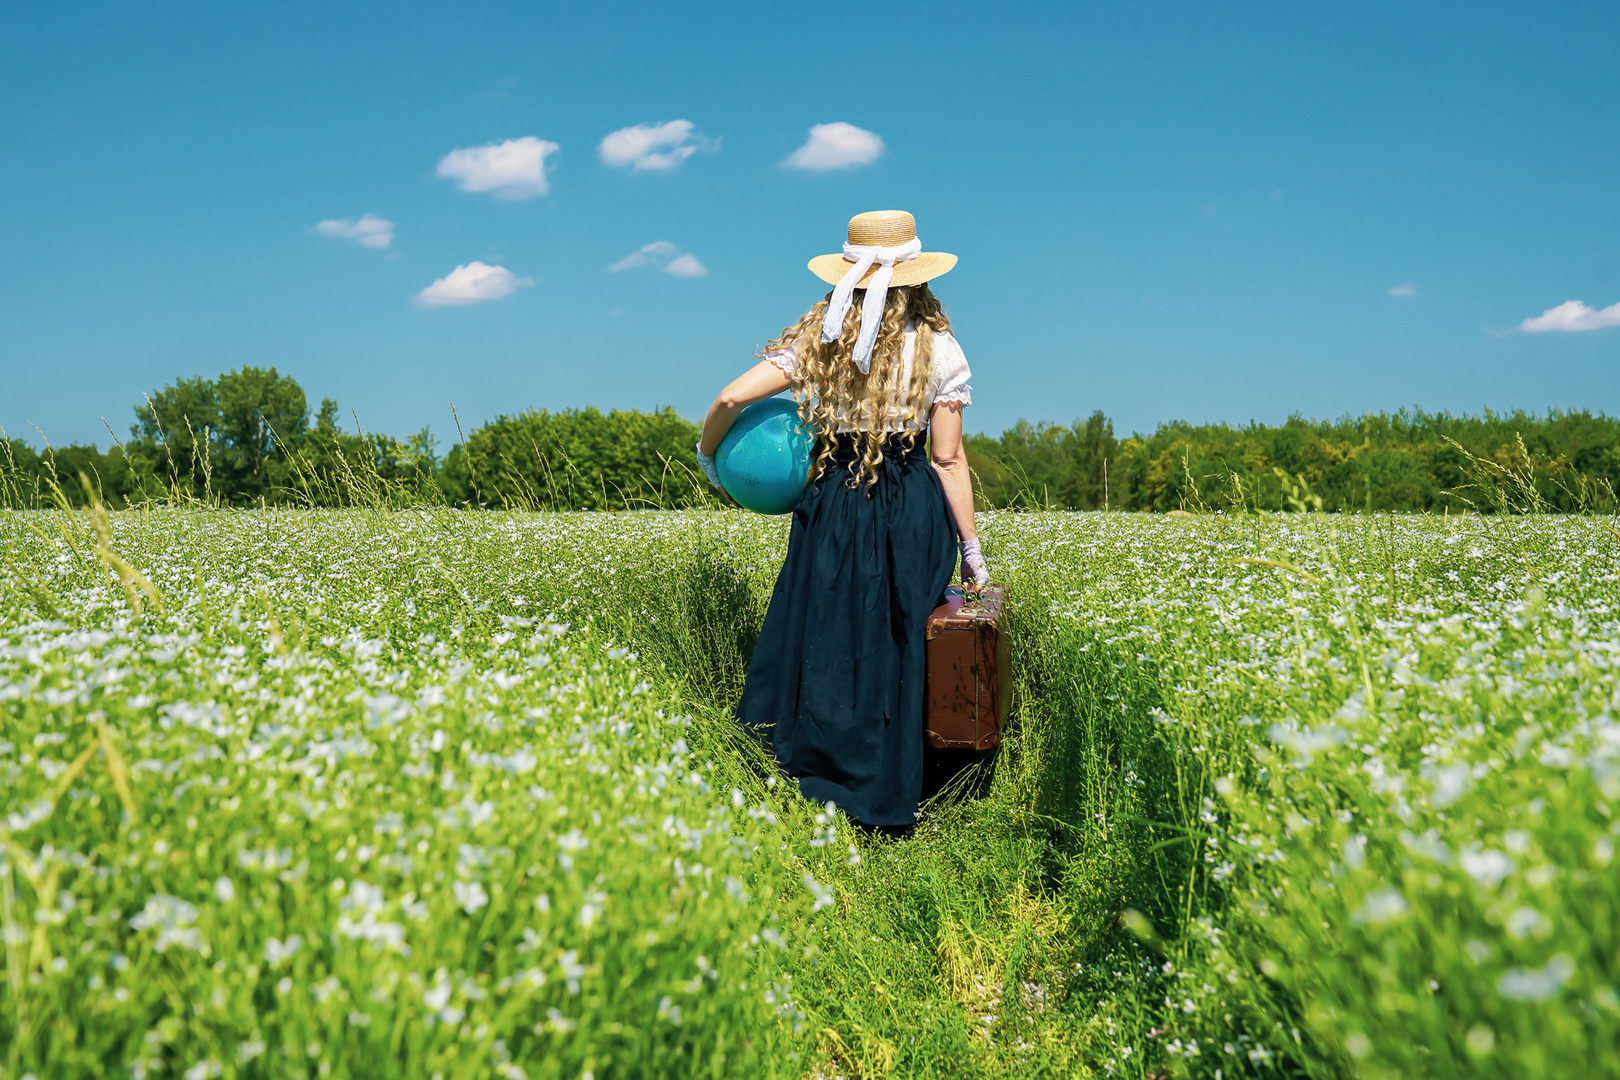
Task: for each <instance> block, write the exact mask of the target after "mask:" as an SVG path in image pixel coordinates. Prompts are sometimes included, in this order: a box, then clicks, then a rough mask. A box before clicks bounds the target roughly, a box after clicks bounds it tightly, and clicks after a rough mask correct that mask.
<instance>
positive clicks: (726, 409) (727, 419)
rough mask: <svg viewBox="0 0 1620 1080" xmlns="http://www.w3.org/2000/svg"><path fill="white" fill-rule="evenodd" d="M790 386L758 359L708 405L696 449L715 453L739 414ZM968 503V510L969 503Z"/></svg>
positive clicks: (783, 374) (776, 369) (779, 371)
mask: <svg viewBox="0 0 1620 1080" xmlns="http://www.w3.org/2000/svg"><path fill="white" fill-rule="evenodd" d="M792 385H793V380H792V379H790V378H788V375H787V372H785V371H783V370H782V369H781V368H779V367H777V366H776V365H775V364H773V363H771V362H770V361H769V360H761V361H760V362H759V363H757V364H755V365H754V366H753V367H751V368H749V369H748V370H747V371H745V372H743V373H742V374H741V375H739V376H737V377H736V378H735V379H733V380H732V381H731V384H730V385H729V386H727V387H726V388H725V389H724V390H722V391H720V396H719V397H717V398H715V399H714V404H713V405H710V406H709V415H708V416H706V417H704V418H703V438H702V440H701V441H699V443H698V449H699V450H700V451H702V452H703V453H704V454H705V455H707V456H709V457H713V456H714V452H715V451H716V450H718V449H720V440H722V439H724V438H725V437H726V432H728V431H730V430H731V425H732V424H733V423H734V422H736V419H737V414H738V413H740V412H742V411H743V409H744V408H746V407H747V406H749V405H752V404H753V403H754V402H756V401H763V400H765V399H766V398H768V397H774V396H775V395H777V394H780V393H781V392H782V391H784V390H786V389H787V388H788V387H790V386H792ZM968 505H969V509H971V508H972V504H971V503H969V504H968Z"/></svg>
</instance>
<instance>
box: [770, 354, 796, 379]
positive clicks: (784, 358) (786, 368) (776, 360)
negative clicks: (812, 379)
mask: <svg viewBox="0 0 1620 1080" xmlns="http://www.w3.org/2000/svg"><path fill="white" fill-rule="evenodd" d="M765 359H766V360H768V361H770V362H771V363H773V364H775V365H776V366H777V367H779V368H781V369H782V374H784V375H792V374H793V373H794V372H795V371H798V370H799V357H798V354H796V353H795V352H794V351H793V350H792V349H775V350H773V351H771V352H768V353H766V354H765Z"/></svg>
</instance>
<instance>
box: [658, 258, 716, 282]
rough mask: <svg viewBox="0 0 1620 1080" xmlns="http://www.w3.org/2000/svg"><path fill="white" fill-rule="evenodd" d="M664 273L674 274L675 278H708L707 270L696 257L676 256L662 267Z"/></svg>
mask: <svg viewBox="0 0 1620 1080" xmlns="http://www.w3.org/2000/svg"><path fill="white" fill-rule="evenodd" d="M664 273H666V274H674V275H675V276H676V277H708V276H709V269H708V267H706V266H704V265H703V264H702V263H700V262H698V257H697V256H696V255H677V256H675V258H673V259H671V260H669V265H668V266H666V267H664Z"/></svg>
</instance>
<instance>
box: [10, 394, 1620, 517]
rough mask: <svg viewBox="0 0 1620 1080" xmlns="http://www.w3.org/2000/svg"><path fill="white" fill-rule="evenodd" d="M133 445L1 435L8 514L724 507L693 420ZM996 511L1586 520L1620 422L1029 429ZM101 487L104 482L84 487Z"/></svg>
mask: <svg viewBox="0 0 1620 1080" xmlns="http://www.w3.org/2000/svg"><path fill="white" fill-rule="evenodd" d="M134 413H135V419H134V422H133V423H132V424H131V425H130V428H129V437H128V438H127V439H119V438H117V437H116V436H115V437H114V440H113V444H112V445H111V446H110V447H109V448H108V449H107V450H105V451H102V450H99V449H97V448H96V446H95V445H93V444H92V445H77V444H76V445H72V446H66V447H50V446H47V447H45V448H43V449H38V450H36V449H35V448H33V447H32V446H30V445H29V444H28V443H26V442H24V441H22V440H20V439H0V504H3V505H7V506H13V507H41V506H49V505H52V504H59V503H61V502H66V503H69V504H72V505H79V504H81V503H82V502H84V501H85V500H86V499H87V498H88V494H87V489H88V490H89V491H94V492H95V493H96V495H97V497H98V498H100V499H101V500H102V501H103V502H104V503H106V504H108V505H110V506H113V507H125V506H130V505H136V504H140V503H143V502H152V501H169V502H191V503H200V504H207V505H218V506H261V505H266V506H268V505H288V504H293V505H308V506H361V505H369V506H402V505H414V504H420V503H422V502H431V503H442V504H446V505H452V506H475V507H477V506H481V507H517V508H527V509H539V510H580V509H585V510H624V509H637V508H664V509H673V508H678V507H684V506H694V505H704V504H705V503H710V502H712V500H713V498H714V496H713V494H712V493H711V492H710V490H709V488H708V485H707V484H706V483H704V482H703V481H702V480H701V474H700V473H699V472H698V469H697V461H696V458H695V456H694V453H693V446H694V444H695V443H696V442H697V438H698V432H699V428H698V425H697V424H694V423H692V422H691V421H689V420H686V419H684V418H682V417H681V416H679V415H677V414H676V413H675V411H674V410H673V409H670V408H667V407H666V408H661V409H657V410H655V411H652V412H636V411H612V412H607V413H604V412H602V411H600V410H598V409H595V408H584V409H564V410H560V411H557V412H548V411H547V410H545V409H530V410H527V411H524V412H521V413H517V414H515V415H510V416H500V417H498V418H496V419H495V420H492V421H490V422H488V423H486V424H483V425H481V426H479V427H477V428H475V429H473V431H472V432H471V433H469V434H463V433H462V432H461V431H460V427H459V423H458V425H457V434H458V435H459V436H461V437H460V440H459V441H458V442H456V443H455V444H453V445H452V446H451V447H450V449H449V451H448V452H447V453H445V454H443V455H442V456H441V455H440V454H439V453H438V446H439V443H438V439H437V438H436V437H435V436H434V434H433V433H432V432H431V431H430V430H429V429H428V428H423V429H422V430H421V431H419V432H416V433H415V434H413V435H409V436H406V437H404V438H398V437H395V436H391V435H386V434H382V433H378V432H372V431H367V430H366V429H365V428H364V427H363V426H361V424H360V423H359V421H358V419H357V418H355V417H353V415H352V414H351V416H350V418H348V419H347V420H345V418H344V417H342V415H341V414H340V411H339V408H338V405H337V403H336V402H334V401H333V400H332V399H330V398H323V399H322V401H321V403H320V405H319V406H318V407H316V408H315V409H313V410H312V409H311V408H310V404H309V401H308V399H307V398H306V396H305V394H304V390H303V388H302V387H301V386H300V385H299V384H298V382H297V381H296V380H294V379H293V378H291V377H290V376H287V375H282V374H280V373H278V372H277V371H276V369H275V368H254V367H243V368H240V369H238V370H235V371H230V372H226V373H224V374H222V375H220V376H219V377H218V378H214V379H208V378H204V377H196V378H189V379H186V378H183V379H177V380H176V381H175V382H173V383H171V384H170V385H168V386H165V387H163V388H161V389H159V390H156V391H154V392H152V393H151V394H148V395H145V396H144V398H143V400H142V401H141V402H139V403H137V404H136V405H135V407H134ZM967 446H968V457H969V464H970V466H971V468H972V470H973V474H974V479H975V490H976V492H977V494H978V498H979V501H980V504H981V506H984V507H1014V508H1027V509H1045V508H1063V509H1076V510H1096V509H1105V508H1106V509H1114V510H1144V511H1168V510H1188V511H1193V512H1204V511H1211V510H1220V509H1257V510H1290V509H1318V510H1327V511H1335V510H1405V511H1439V510H1442V509H1446V508H1450V509H1453V510H1459V509H1462V508H1464V507H1467V506H1470V505H1472V506H1474V507H1475V508H1477V509H1481V510H1486V511H1491V510H1524V509H1545V510H1565V511H1569V510H1576V509H1582V508H1586V509H1608V510H1612V509H1613V508H1614V506H1613V503H1614V498H1613V492H1614V490H1615V488H1616V487H1617V486H1620V420H1617V419H1615V418H1612V417H1608V416H1605V415H1602V414H1601V413H1590V412H1585V411H1564V410H1553V411H1550V412H1548V413H1546V414H1544V415H1540V414H1531V413H1524V412H1515V413H1511V414H1502V413H1493V412H1489V411H1487V412H1486V413H1485V415H1483V416H1478V417H1475V416H1453V415H1451V414H1448V413H1444V412H1441V413H1430V412H1424V411H1422V410H1402V411H1399V412H1395V413H1378V414H1371V415H1367V416H1361V417H1348V416H1347V417H1342V418H1340V419H1338V420H1331V421H1318V420H1306V419H1304V418H1301V417H1297V416H1296V417H1291V418H1289V419H1288V420H1287V421H1286V422H1284V423H1282V424H1278V425H1267V424H1258V423H1249V424H1247V425H1243V426H1233V425H1227V424H1201V425H1193V424H1188V423H1185V422H1181V421H1175V422H1171V423H1167V424H1161V425H1160V426H1159V427H1158V429H1157V430H1155V431H1154V432H1153V433H1151V434H1148V435H1143V434H1132V435H1130V436H1128V437H1125V438H1120V437H1118V436H1116V435H1115V433H1114V427H1113V423H1112V421H1110V420H1109V419H1108V417H1107V416H1105V415H1104V414H1103V413H1102V412H1101V411H1098V412H1094V413H1092V414H1091V415H1090V416H1089V417H1087V418H1086V419H1084V420H1076V421H1075V422H1074V423H1072V424H1069V425H1066V426H1065V425H1061V424H1051V423H1042V424H1030V423H1028V422H1026V421H1019V422H1018V423H1017V424H1015V425H1014V426H1013V427H1011V428H1009V429H1008V430H1006V431H1004V432H1002V433H1001V435H1000V436H997V437H992V436H989V435H974V436H970V437H969V439H968V441H967ZM81 476H83V477H84V478H85V479H84V481H81V480H80V477H81Z"/></svg>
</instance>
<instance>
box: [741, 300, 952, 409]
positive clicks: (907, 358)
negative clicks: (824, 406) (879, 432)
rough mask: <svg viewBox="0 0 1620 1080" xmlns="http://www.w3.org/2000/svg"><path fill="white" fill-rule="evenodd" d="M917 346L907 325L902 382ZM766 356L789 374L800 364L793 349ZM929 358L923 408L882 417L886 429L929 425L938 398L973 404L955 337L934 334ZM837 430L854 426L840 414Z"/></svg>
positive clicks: (905, 382)
mask: <svg viewBox="0 0 1620 1080" xmlns="http://www.w3.org/2000/svg"><path fill="white" fill-rule="evenodd" d="M916 348H917V330H916V327H914V326H907V327H906V329H905V344H904V345H903V346H902V348H901V352H900V361H901V368H900V385H901V386H906V385H909V384H910V382H911V357H912V354H913V352H915V351H916ZM765 359H766V360H769V361H770V362H771V363H773V364H775V365H776V366H777V367H779V368H781V369H782V371H783V372H785V373H786V374H788V375H792V374H793V373H794V372H795V371H797V370H798V367H799V358H798V356H797V355H796V354H795V353H794V352H793V350H792V349H776V350H773V351H771V352H768V353H766V354H765ZM930 360H931V366H932V372H931V375H930V377H929V380H928V393H927V394H925V395H923V405H922V408H921V409H919V410H918V411H917V413H916V414H915V415H912V416H903V415H895V416H891V417H887V418H885V423H884V425H883V429H884V430H885V431H890V432H902V431H921V430H923V429H924V428H926V427H927V426H928V418H929V414H930V413H932V412H933V409H934V406H935V405H938V404H939V403H940V402H944V401H958V402H961V403H962V404H963V405H964V406H966V405H971V404H973V387H971V386H969V385H968V379H969V378H971V377H972V374H973V373H972V372H971V371H969V370H968V362H967V357H966V356H965V355H963V353H962V346H960V345H958V344H957V343H956V338H954V337H953V336H951V335H950V334H948V333H945V334H935V335H934V349H933V355H932V357H931V358H930ZM904 407H905V406H904V405H903V404H902V405H901V406H900V408H901V409H904ZM838 430H839V431H840V432H851V431H854V430H855V425H854V423H852V422H851V421H849V420H846V419H844V418H843V417H842V416H840V417H839V424H838Z"/></svg>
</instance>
